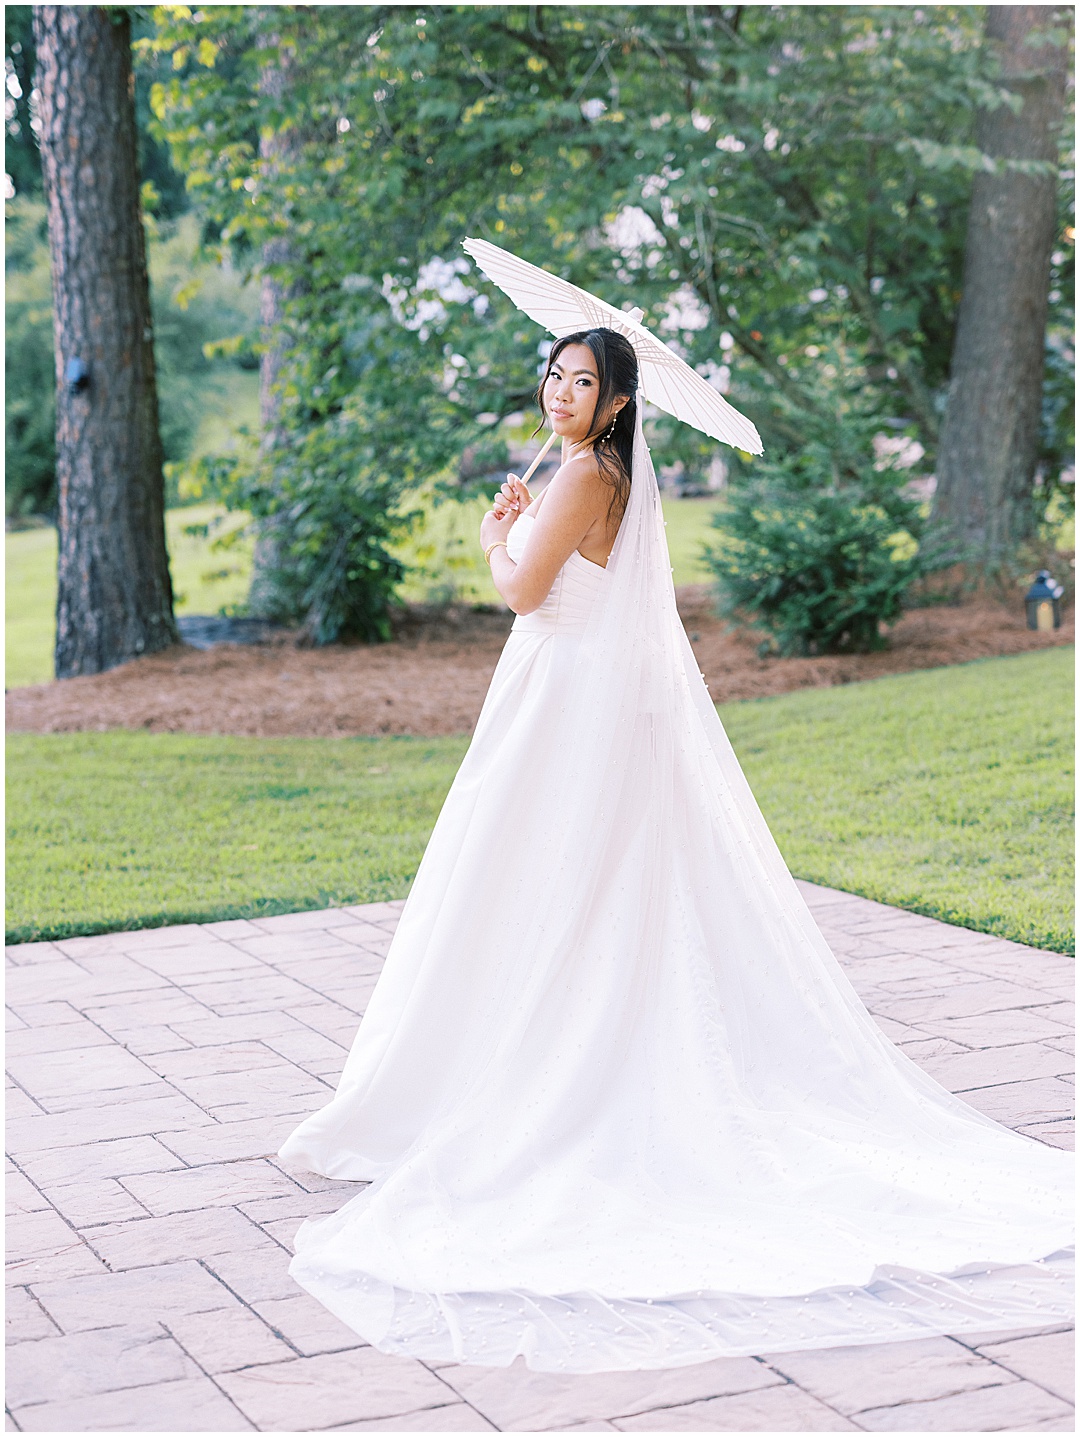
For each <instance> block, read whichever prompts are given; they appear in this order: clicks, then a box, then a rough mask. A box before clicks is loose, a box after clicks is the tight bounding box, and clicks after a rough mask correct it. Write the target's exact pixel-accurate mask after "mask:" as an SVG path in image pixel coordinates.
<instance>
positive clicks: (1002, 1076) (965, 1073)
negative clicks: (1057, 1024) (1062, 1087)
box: [922, 1043, 1072, 1093]
mask: <svg viewBox="0 0 1080 1437" xmlns="http://www.w3.org/2000/svg"><path fill="white" fill-rule="evenodd" d="M922 1066H923V1067H925V1068H926V1071H927V1072H928V1073H930V1075H931V1076H932V1077H935V1078H936V1079H937V1080H938V1082H939V1083H942V1084H944V1086H945V1087H946V1088H948V1089H949V1091H950V1092H951V1093H964V1092H968V1091H969V1090H971V1089H973V1088H990V1087H998V1086H1000V1085H1001V1084H1002V1083H1011V1082H1027V1081H1029V1080H1030V1079H1032V1078H1054V1077H1057V1076H1058V1075H1059V1074H1061V1073H1064V1072H1066V1071H1067V1070H1071V1068H1072V1063H1071V1062H1070V1060H1069V1059H1068V1058H1067V1057H1066V1056H1065V1054H1064V1053H1058V1052H1055V1050H1054V1049H1053V1048H1047V1047H1044V1046H1043V1045H1042V1044H1040V1043H1017V1044H1015V1045H1014V1046H1012V1047H1009V1048H983V1049H980V1050H978V1051H976V1052H969V1053H962V1054H961V1055H960V1056H956V1055H955V1054H952V1055H940V1056H935V1057H931V1058H928V1059H926V1060H924V1062H923V1064H922Z"/></svg>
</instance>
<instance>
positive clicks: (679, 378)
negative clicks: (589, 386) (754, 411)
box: [462, 239, 762, 454]
mask: <svg viewBox="0 0 1080 1437" xmlns="http://www.w3.org/2000/svg"><path fill="white" fill-rule="evenodd" d="M462 247H463V248H464V250H465V252H466V253H467V254H469V255H471V256H472V258H473V259H474V260H475V261H476V263H477V264H478V265H479V266H480V268H481V269H482V270H483V271H484V273H485V274H486V275H487V277H488V278H489V279H491V280H493V281H494V282H495V283H496V284H497V285H498V286H499V288H500V289H501V290H502V291H503V293H504V294H506V295H508V296H509V297H510V299H512V300H513V301H514V303H515V304H516V305H517V307H518V309H521V310H523V311H524V312H525V313H526V314H527V315H528V316H529V318H530V319H535V320H536V322H537V324H542V325H543V326H544V328H545V329H548V330H550V331H551V333H552V334H554V335H555V336H556V338H562V336H563V335H566V334H574V333H575V332H576V331H577V330H579V329H596V328H607V329H614V330H617V331H618V332H619V334H622V335H625V336H626V338H627V339H628V340H629V341H630V343H631V344H632V345H633V346H634V351H635V353H636V354H637V360H638V376H639V383H640V393H641V395H642V396H643V398H645V399H647V400H648V401H649V403H650V404H655V405H657V406H658V407H659V408H660V409H664V410H666V411H667V413H668V414H673V415H674V416H675V418H676V419H681V420H682V421H683V423H684V424H692V425H693V427H694V428H695V429H700V430H701V431H702V433H704V434H708V435H709V436H710V437H711V438H713V439H719V440H721V442H722V443H724V444H731V445H733V446H734V447H735V448H736V449H742V450H743V451H744V452H745V453H748V454H760V453H761V452H762V448H761V439H760V438H759V437H758V432H757V430H756V429H755V428H754V426H753V425H752V424H751V423H750V421H749V419H747V418H746V417H745V416H744V415H742V414H740V413H739V411H738V410H737V409H735V408H734V407H733V406H732V405H730V404H729V403H728V402H727V400H726V399H725V398H724V396H723V395H722V394H720V393H718V391H717V390H715V389H714V388H713V387H712V385H711V384H709V383H708V382H707V381H706V380H705V379H703V378H702V376H701V375H700V374H698V372H697V370H696V369H692V368H691V367H690V365H689V364H687V363H686V361H685V360H684V359H680V358H679V356H678V355H677V354H676V353H675V352H674V351H673V350H671V349H669V348H668V346H667V345H666V344H664V343H663V342H662V341H661V340H659V339H657V338H656V336H655V335H654V334H653V333H652V332H651V331H650V330H648V329H646V328H645V326H644V325H643V324H642V323H641V320H642V318H643V315H644V311H643V310H640V309H634V310H631V311H630V312H629V313H625V312H624V311H623V310H621V309H615V308H614V306H612V305H610V304H605V302H604V301H603V300H602V299H597V298H596V296H595V295H594V294H589V292H588V291H587V290H584V289H578V287H577V285H576V284H570V283H569V281H567V280H565V279H559V277H558V275H554V274H549V273H548V272H547V270H546V269H540V268H539V266H537V265H535V264H529V262H528V261H527V260H523V259H518V257H517V255H513V254H511V253H510V252H509V250H505V249H500V247H499V246H498V245H496V244H489V243H488V241H487V240H481V239H467V240H464V241H463V242H462Z"/></svg>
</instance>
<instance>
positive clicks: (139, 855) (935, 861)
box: [8, 649, 1073, 952]
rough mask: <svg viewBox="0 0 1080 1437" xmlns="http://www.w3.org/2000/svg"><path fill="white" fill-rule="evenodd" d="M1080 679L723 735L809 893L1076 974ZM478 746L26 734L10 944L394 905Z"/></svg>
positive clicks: (738, 728)
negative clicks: (1078, 697) (941, 923)
mask: <svg viewBox="0 0 1080 1437" xmlns="http://www.w3.org/2000/svg"><path fill="white" fill-rule="evenodd" d="M1072 657H1073V656H1072V650H1071V649H1051V650H1044V651H1042V652H1039V653H1033V654H1024V655H1020V656H1018V657H1014V658H1006V659H987V660H983V661H980V662H978V663H973V664H966V665H960V666H957V667H954V668H941V669H931V670H928V671H925V672H922V673H915V674H902V675H896V676H893V677H889V678H883V679H878V680H875V681H873V682H871V683H863V684H856V685H850V686H846V687H840V688H832V689H812V690H803V691H801V692H798V693H793V694H786V695H783V696H781V697H778V698H770V699H758V700H753V701H750V702H746V703H734V704H726V705H724V706H723V707H722V708H721V716H722V717H723V720H724V722H725V724H726V725H727V729H728V732H729V733H730V735H731V738H732V741H733V743H734V745H735V748H736V751H737V752H738V754H739V757H740V760H741V761H742V763H743V765H744V767H745V769H746V773H747V777H748V778H749V780H750V782H751V784H752V785H753V787H754V791H755V793H756V794H757V796H758V799H759V801H760V803H761V806H762V808H763V810H764V812H765V816H766V818H767V819H768V820H769V822H770V824H771V825H772V828H773V832H774V833H775V834H776V836H777V839H778V841H779V843H780V847H781V849H782V850H783V852H784V855H785V857H786V859H787V861H788V863H789V864H790V866H791V868H792V869H793V871H794V872H795V873H796V874H797V875H799V876H800V877H804V878H810V879H814V880H816V881H818V882H821V883H827V884H830V885H833V886H835V887H837V888H842V889H847V890H848V891H850V892H853V893H862V894H865V895H866V896H868V897H871V898H878V899H881V900H883V901H885V902H888V903H895V904H897V905H899V906H901V907H904V908H910V909H913V910H914V911H916V912H920V913H929V914H932V915H934V916H935V917H939V918H944V919H947V920H949V921H951V922H954V923H959V924H962V925H964V926H966V927H970V928H977V929H980V930H982V931H984V932H990V933H998V934H1001V935H1003V936H1005V937H1008V938H1014V939H1017V940H1019V941H1020V942H1025V943H1030V944H1037V945H1042V946H1046V947H1049V948H1054V949H1056V950H1058V951H1060V952H1071V951H1072V943H1073V922H1072V908H1071V902H1072V784H1071V755H1072V737H1071V730H1072V712H1071V675H1072ZM465 744H466V740H465V739H463V738H446V739H410V738H365V739H241V738H217V737H202V736H199V737H193V736H188V735H181V734H146V733H123V732H112V733H105V734H70V735H69V734H64V735H61V734H57V735H46V736H40V737H39V736H36V735H29V734H12V735H11V736H10V737H9V740H8V755H9V765H8V825H9V838H8V895H9V918H8V928H9V941H10V940H11V939H14V940H15V941H23V940H26V939H30V938H37V937H45V936H50V935H52V936H60V935H64V934H72V933H88V932H100V931H103V930H108V929H111V928H123V927H139V926H146V925H152V924H157V923H163V922H172V923H175V922H180V921H183V920H191V919H200V920H207V919H210V918H221V917H234V916H243V915H251V914H259V913H263V914H265V913H276V912H285V911H289V910H292V909H301V908H309V907H321V906H328V905H331V904H339V903H350V902H353V903H355V902H366V901H369V900H375V899H380V898H387V897H400V896H402V895H404V894H405V893H406V892H407V891H408V887H409V883H410V881H411V879H412V876H413V874H414V873H415V871H416V865H417V862H418V861H419V858H420V854H421V853H422V851H423V847H424V843H425V841H426V839H427V835H428V833H429V832H430V829H431V825H432V823H433V822H434V819H435V816H436V814H437V812H438V809H439V806H440V804H441V802H442V799H443V796H444V794H445V792H446V789H447V787H448V785H449V783H450V780H451V778H452V776H453V774H454V772H455V770H456V768H457V765H458V763H459V761H460V759H461V755H462V754H463V752H464V750H465ZM178 816H179V817H178Z"/></svg>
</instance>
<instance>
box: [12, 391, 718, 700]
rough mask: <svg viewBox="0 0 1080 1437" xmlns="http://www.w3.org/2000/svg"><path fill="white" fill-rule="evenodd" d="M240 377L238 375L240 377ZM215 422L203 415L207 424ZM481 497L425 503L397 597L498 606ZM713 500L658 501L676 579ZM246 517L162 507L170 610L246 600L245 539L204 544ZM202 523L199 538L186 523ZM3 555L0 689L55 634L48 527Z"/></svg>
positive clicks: (697, 569)
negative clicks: (0, 674) (0, 676)
mask: <svg viewBox="0 0 1080 1437" xmlns="http://www.w3.org/2000/svg"><path fill="white" fill-rule="evenodd" d="M240 377H241V378H246V376H240ZM211 420H213V421H214V422H219V421H218V419H217V416H216V415H211V416H210V419H209V420H208V421H207V422H208V423H209V422H210V421H211ZM488 502H489V501H488V500H485V499H476V500H471V501H470V502H469V503H465V504H462V503H446V504H441V505H439V506H438V507H437V508H432V509H430V510H428V511H427V512H426V513H425V515H424V518H423V521H422V523H421V524H420V525H419V526H418V527H417V529H416V532H415V533H414V534H413V535H411V536H410V537H409V538H408V539H405V540H403V541H402V543H401V544H400V545H399V547H398V552H399V553H400V555H401V557H402V558H403V559H404V561H405V563H406V564H407V565H408V566H409V567H410V569H411V570H412V572H411V573H410V574H409V575H408V577H407V578H406V580H405V582H404V584H403V585H402V586H401V597H402V598H404V599H408V600H412V601H415V602H421V603H423V602H439V603H441V602H445V600H446V599H448V598H457V599H461V600H464V601H465V602H467V603H482V604H501V603H502V600H501V599H500V598H499V595H498V594H497V593H496V591H495V587H494V585H493V584H492V582H491V574H490V571H489V570H488V567H487V565H486V564H485V563H484V557H483V554H482V553H481V551H480V548H479V544H478V539H477V535H478V532H479V528H480V519H481V517H482V515H483V513H484V510H485V509H486V508H487V507H488ZM715 508H716V504H715V501H713V500H710V499H666V500H665V501H664V513H665V515H666V516H667V521H668V542H669V545H670V548H671V562H672V566H673V568H674V571H675V574H674V577H675V582H676V583H677V584H704V583H707V582H708V580H709V577H710V575H709V571H708V570H707V569H706V568H705V566H704V564H703V563H702V562H701V548H702V545H703V544H704V543H705V542H706V540H707V539H708V538H709V535H710V534H711V532H712V530H711V519H712V514H713V512H714V510H715ZM245 518H246V516H245V515H243V514H229V513H228V512H227V511H226V510H224V509H222V508H221V507H220V506H219V505H215V504H209V503H207V504H196V505H192V506H190V507H187V508H182V509H170V510H169V512H168V513H167V514H166V516H165V533H166V540H167V543H168V549H169V564H170V568H171V572H172V580H173V591H174V594H175V598H176V612H177V614H216V613H219V612H220V611H221V610H223V609H233V608H235V607H237V606H240V605H242V604H243V603H244V601H245V599H246V598H247V591H248V583H249V581H250V578H251V553H252V548H253V545H252V541H251V540H250V538H248V539H244V540H242V541H241V542H240V543H239V544H237V545H235V546H234V547H230V548H225V549H222V548H214V547H213V541H214V539H215V538H218V537H220V536H222V535H226V534H228V533H229V532H230V531H231V530H234V529H237V528H242V527H243V525H244V523H245ZM199 525H208V526H209V533H208V534H207V535H206V536H200V535H191V534H188V533H187V532H186V531H187V530H188V529H189V528H192V527H197V526H199ZM5 548H6V554H7V580H6V583H7V617H6V637H7V659H6V666H5V684H6V687H7V688H9V689H14V688H20V687H22V686H23V685H25V684H44V683H48V682H49V680H50V679H51V678H52V676H53V643H54V638H55V634H56V532H55V530H53V529H25V530H21V531H17V532H14V533H10V534H8V535H6V538H5Z"/></svg>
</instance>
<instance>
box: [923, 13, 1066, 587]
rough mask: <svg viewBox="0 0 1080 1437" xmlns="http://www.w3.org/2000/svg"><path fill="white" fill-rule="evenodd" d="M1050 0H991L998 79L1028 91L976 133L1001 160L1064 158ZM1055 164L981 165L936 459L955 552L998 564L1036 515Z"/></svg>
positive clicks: (1060, 77)
mask: <svg viewBox="0 0 1080 1437" xmlns="http://www.w3.org/2000/svg"><path fill="white" fill-rule="evenodd" d="M1068 23H1069V22H1068V17H1067V15H1066V13H1065V12H1062V11H1057V10H1055V9H1054V8H1051V7H1049V6H1042V5H996V6H994V5H992V6H988V7H987V12H986V38H987V43H988V44H989V45H991V46H993V47H994V49H995V50H996V51H997V53H998V55H999V58H1000V62H1001V83H1002V84H1003V85H1004V86H1005V87H1006V88H1007V89H1008V90H1009V91H1011V93H1012V94H1013V95H1015V96H1016V97H1017V98H1018V99H1019V100H1020V101H1021V102H1022V104H1021V107H1020V110H1019V113H1014V112H1013V110H1012V109H1011V108H1010V106H1009V105H1007V104H1003V105H1000V106H999V107H998V108H997V109H996V110H983V111H981V112H980V115H979V119H978V122H977V131H976V135H977V142H978V145H979V148H980V149H981V150H982V151H983V153H984V154H987V155H989V156H991V157H992V158H994V159H995V160H1037V161H1042V162H1044V163H1046V164H1049V165H1053V166H1054V167H1055V170H1056V167H1057V163H1058V135H1059V128H1060V125H1061V122H1062V119H1063V115H1064V104H1065V86H1066V80H1067V76H1068V72H1069V49H1068V47H1067V46H1065V45H1053V44H1047V43H1045V41H1044V42H1042V43H1038V39H1037V37H1036V43H1034V44H1031V43H1028V41H1029V38H1030V37H1032V35H1033V32H1035V31H1036V30H1043V31H1045V30H1046V29H1047V28H1048V27H1050V26H1053V25H1056V26H1057V27H1058V29H1059V30H1062V29H1064V28H1065V26H1067V24H1068ZM1056 191H1057V179H1056V174H1052V173H1046V174H1036V175H1029V174H1021V173H1017V172H1016V171H1015V170H1008V169H1003V170H1000V171H999V172H998V173H995V174H986V173H980V174H978V175H976V177H975V180H974V183H973V185H972V192H971V210H970V213H969V217H968V230H967V240H966V248H965V253H964V272H963V282H962V283H963V292H962V296H961V300H960V310H959V315H958V320H957V329H956V338H955V341H954V345H953V355H952V365H951V374H950V381H949V396H948V404H947V408H946V413H945V423H944V425H943V428H942V434H941V443H940V446H939V449H938V460H937V480H938V484H937V493H936V495H935V498H934V511H933V520H934V524H935V526H936V527H937V528H938V529H939V530H940V531H943V532H944V533H945V534H947V535H948V537H949V538H950V540H951V541H952V542H953V543H954V545H955V546H956V551H957V555H958V557H961V558H964V559H966V560H967V561H968V562H972V563H974V564H975V565H976V566H978V567H982V568H987V569H992V568H994V567H996V566H997V564H998V563H1000V561H1001V560H1002V559H1003V558H1005V557H1006V556H1007V555H1008V554H1009V553H1010V551H1012V550H1013V549H1014V548H1015V546H1016V544H1017V543H1018V542H1019V541H1021V540H1023V539H1025V538H1027V537H1029V536H1030V535H1031V534H1032V532H1033V531H1034V529H1035V526H1036V522H1037V520H1036V513H1035V505H1034V495H1033V489H1034V480H1035V469H1036V462H1037V458H1038V447H1039V426H1040V417H1041V410H1042V380H1043V353H1044V343H1045V335H1046V313H1047V295H1048V291H1049V287H1050V286H1049V280H1050V254H1051V251H1052V249H1053V245H1054V236H1055V229H1056V222H1057V221H1056Z"/></svg>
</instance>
